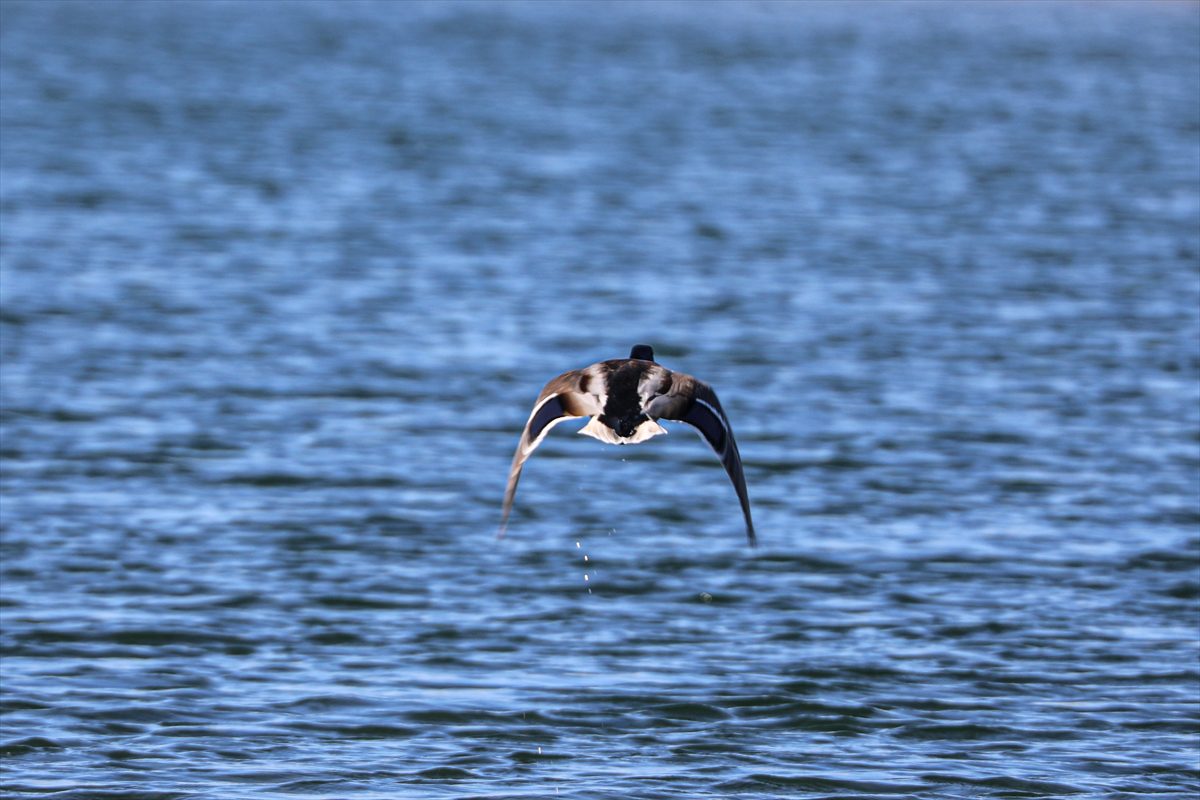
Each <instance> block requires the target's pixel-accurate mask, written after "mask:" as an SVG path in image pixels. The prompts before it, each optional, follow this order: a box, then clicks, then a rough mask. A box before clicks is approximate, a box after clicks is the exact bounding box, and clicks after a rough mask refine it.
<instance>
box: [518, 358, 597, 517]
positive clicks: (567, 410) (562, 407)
mask: <svg viewBox="0 0 1200 800" xmlns="http://www.w3.org/2000/svg"><path fill="white" fill-rule="evenodd" d="M590 378H591V375H590V373H588V371H587V370H581V369H577V370H572V371H571V372H564V373H563V374H562V375H559V376H558V377H557V378H555V379H553V380H552V381H550V382H549V383H547V384H546V386H545V388H543V389H542V393H541V394H539V395H538V399H537V403H535V404H534V406H533V411H532V412H530V414H529V421H528V422H526V423H525V430H524V432H523V433H522V434H521V441H520V442H519V443H518V444H517V452H516V453H515V454H514V455H513V460H512V466H511V467H510V468H509V470H508V487H507V488H506V489H505V490H504V507H503V509H502V511H501V516H500V530H499V532H498V533H497V537H502V536H504V531H505V529H506V528H507V527H508V515H509V513H510V512H511V511H512V505H513V498H514V497H515V496H516V494H517V481H519V480H521V468H522V467H524V466H525V462H526V461H527V460H528V459H529V456H531V455H532V454H533V451H534V450H536V449H537V446H538V445H539V444H541V443H542V439H544V438H546V434H547V433H549V432H550V429H551V428H553V427H554V426H555V425H557V424H558V423H560V422H563V421H564V420H568V419H575V418H578V417H590V416H592V415H594V414H599V413H601V412H602V411H603V410H604V403H603V401H602V400H601V399H600V398H598V397H597V396H596V395H594V394H589V393H588V392H587V391H586V388H587V386H588V383H589V382H590Z"/></svg>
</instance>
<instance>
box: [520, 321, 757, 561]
mask: <svg viewBox="0 0 1200 800" xmlns="http://www.w3.org/2000/svg"><path fill="white" fill-rule="evenodd" d="M580 417H590V418H591V419H589V420H588V422H587V424H586V425H585V426H584V427H583V428H581V429H580V431H579V433H581V434H583V435H585V436H591V437H592V438H593V439H598V440H600V441H601V442H606V443H608V444H618V445H624V444H640V443H641V442H644V441H646V440H647V439H651V438H653V437H655V436H659V435H661V434H664V433H666V432H667V430H666V428H664V427H663V426H662V425H660V424H659V422H658V421H659V420H662V419H665V420H672V421H675V422H684V423H686V424H688V425H691V426H692V427H693V428H695V429H696V430H697V431H699V432H700V435H701V436H702V437H703V438H704V440H705V441H706V442H707V443H708V445H709V447H711V448H712V449H713V452H715V453H716V454H717V457H718V458H720V459H721V463H722V464H723V465H724V467H725V472H726V473H727V474H728V475H729V479H730V480H731V481H732V482H733V488H734V489H735V490H736V491H737V496H738V501H739V502H740V503H741V506H742V516H743V517H745V520H746V537H747V538H748V539H749V541H750V545H751V546H754V545H756V544H757V542H758V539H757V536H756V535H755V533H754V521H753V519H752V518H751V516H750V496H749V494H748V493H747V491H746V477H745V475H744V474H743V472H742V457H741V455H740V454H739V453H738V446H737V442H736V441H735V440H734V438H733V428H732V427H731V426H730V424H729V418H728V417H727V416H726V415H725V410H724V409H723V408H721V402H720V401H719V400H718V399H717V393H716V392H715V391H713V388H712V387H711V386H709V385H708V384H707V383H705V382H704V381H701V380H698V379H697V378H694V377H692V376H691V375H687V374H685V373H682V372H674V371H672V370H669V369H667V368H666V367H664V366H662V365H661V364H659V363H658V362H656V361H655V360H654V348H652V347H651V346H650V345H647V344H638V345H634V346H633V349H632V350H630V353H629V358H617V359H612V360H609V361H601V362H599V363H596V364H592V365H591V366H589V367H584V368H583V369H575V370H571V371H569V372H564V373H563V374H561V375H559V376H557V377H555V378H553V379H551V380H550V382H549V383H547V384H546V386H545V387H544V388H543V389H542V391H541V394H539V395H538V399H537V402H536V403H535V404H534V406H533V411H532V412H530V414H529V420H528V421H527V422H526V423H525V429H524V431H522V433H521V439H520V441H519V442H518V444H517V451H516V453H515V454H514V455H513V460H512V467H511V468H510V469H509V472H508V486H507V488H506V489H505V491H504V504H503V507H502V510H501V519H500V530H499V532H498V533H497V537H498V538H502V537H503V536H504V533H505V530H506V529H507V527H508V517H509V514H510V513H511V512H512V506H513V498H514V497H515V496H516V493H517V482H518V481H520V480H521V469H522V468H523V467H524V466H525V462H526V461H527V460H528V459H529V457H530V456H531V455H532V454H533V451H534V450H536V449H537V446H538V445H540V444H541V443H542V440H543V439H545V438H546V434H547V433H549V432H550V429H551V428H553V427H554V426H555V425H557V424H559V423H560V422H564V421H566V420H568V419H578V418H580Z"/></svg>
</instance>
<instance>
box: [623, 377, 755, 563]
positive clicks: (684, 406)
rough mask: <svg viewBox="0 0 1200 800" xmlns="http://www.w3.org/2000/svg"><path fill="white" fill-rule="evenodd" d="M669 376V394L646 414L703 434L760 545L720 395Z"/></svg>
mask: <svg viewBox="0 0 1200 800" xmlns="http://www.w3.org/2000/svg"><path fill="white" fill-rule="evenodd" d="M670 377H671V380H670V382H669V388H668V389H667V391H666V393H665V394H663V395H660V396H659V397H656V398H655V399H654V400H653V401H651V403H649V404H648V407H647V411H648V412H649V413H650V414H651V416H654V417H657V418H660V419H673V420H677V421H679V422H686V423H687V424H688V425H691V426H692V427H693V428H695V429H696V430H698V431H699V432H700V435H701V436H703V437H704V441H706V442H708V446H709V447H711V448H712V449H713V452H714V453H716V454H717V457H718V458H720V459H721V464H722V465H723V466H724V467H725V472H726V473H728V474H729V480H731V481H732V482H733V488H734V489H735V490H737V496H738V501H740V502H741V504H742V516H744V517H745V518H746V537H747V538H748V539H749V540H750V544H752V545H753V544H757V541H758V540H757V537H756V536H755V533H754V520H753V519H751V517H750V495H749V494H748V493H747V491H746V476H745V474H744V473H743V471H742V457H741V454H740V453H738V447H737V442H736V441H735V440H734V438H733V428H732V427H731V426H730V424H729V418H728V417H726V416H725V409H723V408H721V401H720V400H718V399H717V393H716V392H714V391H713V388H712V387H711V386H709V385H708V384H707V383H705V382H704V381H701V380H697V379H696V378H693V377H692V376H691V375H685V374H684V373H682V372H672V373H671V376H670Z"/></svg>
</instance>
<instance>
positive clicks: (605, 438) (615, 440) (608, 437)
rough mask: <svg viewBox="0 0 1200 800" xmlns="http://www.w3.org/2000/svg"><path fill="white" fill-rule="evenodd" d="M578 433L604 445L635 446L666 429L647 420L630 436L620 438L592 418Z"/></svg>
mask: <svg viewBox="0 0 1200 800" xmlns="http://www.w3.org/2000/svg"><path fill="white" fill-rule="evenodd" d="M579 432H580V433H582V434H583V435H584V436H591V437H592V438H593V439H599V440H600V441H602V442H605V443H606V444H637V443H638V442H644V441H646V440H647V439H649V438H650V437H652V436H658V435H659V434H660V433H666V432H667V429H666V428H664V427H663V426H662V425H659V424H658V423H657V422H655V421H654V420H652V419H648V420H646V421H645V422H643V423H642V424H641V425H638V426H637V428H636V429H634V431H633V435H632V436H628V437H624V438H622V437H621V436H618V435H617V432H616V431H614V430H613V429H612V428H610V427H608V426H607V425H605V424H604V423H603V422H601V421H600V418H599V417H592V418H591V419H589V420H588V424H587V425H584V426H583V427H582V428H580V429H579Z"/></svg>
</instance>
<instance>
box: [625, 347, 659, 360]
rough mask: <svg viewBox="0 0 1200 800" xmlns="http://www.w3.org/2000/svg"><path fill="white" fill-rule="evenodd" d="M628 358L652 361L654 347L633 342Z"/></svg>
mask: <svg viewBox="0 0 1200 800" xmlns="http://www.w3.org/2000/svg"><path fill="white" fill-rule="evenodd" d="M629 357H630V358H636V359H637V360H639V361H653V360H654V348H653V347H651V346H650V345H648V344H635V345H634V346H633V349H632V350H630V351H629Z"/></svg>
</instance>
